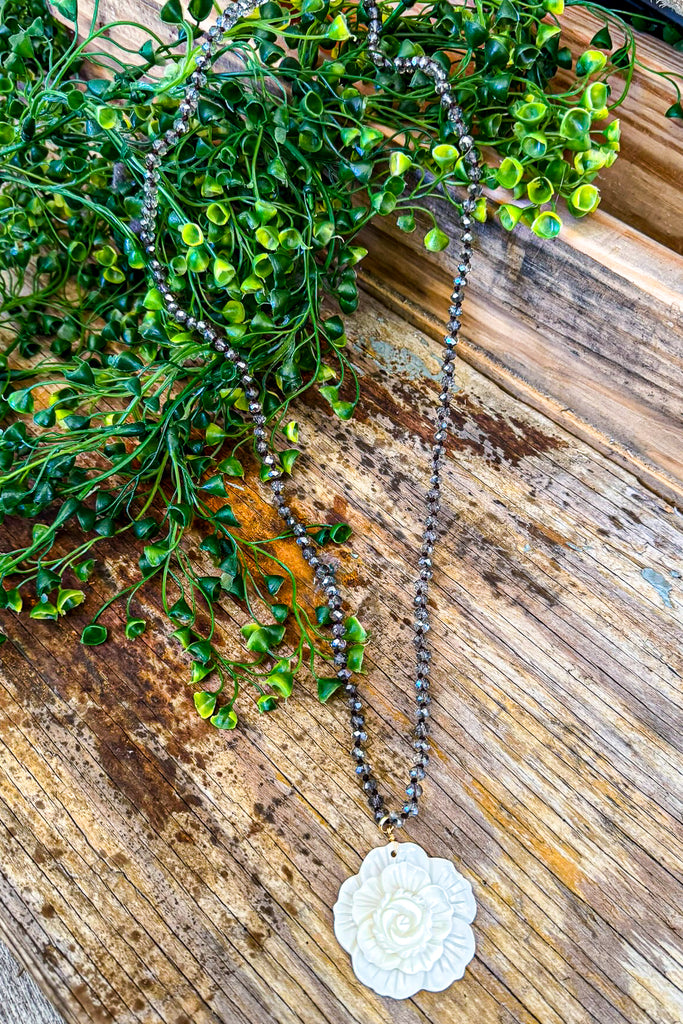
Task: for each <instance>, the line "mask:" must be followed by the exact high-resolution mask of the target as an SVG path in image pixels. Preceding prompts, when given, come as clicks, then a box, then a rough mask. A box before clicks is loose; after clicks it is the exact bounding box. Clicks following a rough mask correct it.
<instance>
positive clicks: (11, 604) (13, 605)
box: [5, 587, 24, 614]
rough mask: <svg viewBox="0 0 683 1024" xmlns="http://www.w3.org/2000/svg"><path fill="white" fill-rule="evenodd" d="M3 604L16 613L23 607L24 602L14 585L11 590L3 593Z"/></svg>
mask: <svg viewBox="0 0 683 1024" xmlns="http://www.w3.org/2000/svg"><path fill="white" fill-rule="evenodd" d="M5 605H6V607H7V608H9V609H10V611H13V612H16V613H17V614H19V612H20V611H21V609H22V608H23V606H24V602H23V600H22V597H21V594H20V593H19V591H18V590H17V589H16V587H14V588H13V589H12V590H8V591H7V593H6V594H5Z"/></svg>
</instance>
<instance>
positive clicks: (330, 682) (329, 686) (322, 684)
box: [318, 676, 342, 704]
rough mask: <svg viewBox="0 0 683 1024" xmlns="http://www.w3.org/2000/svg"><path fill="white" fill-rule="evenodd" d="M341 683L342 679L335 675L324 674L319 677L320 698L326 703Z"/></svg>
mask: <svg viewBox="0 0 683 1024" xmlns="http://www.w3.org/2000/svg"><path fill="white" fill-rule="evenodd" d="M341 685H342V682H341V679H336V678H335V677H334V676H323V677H322V678H320V679H318V700H320V701H322V703H323V704H324V703H325V701H326V700H328V698H329V697H331V696H332V694H333V693H336V692H337V690H338V689H339V687H340V686H341Z"/></svg>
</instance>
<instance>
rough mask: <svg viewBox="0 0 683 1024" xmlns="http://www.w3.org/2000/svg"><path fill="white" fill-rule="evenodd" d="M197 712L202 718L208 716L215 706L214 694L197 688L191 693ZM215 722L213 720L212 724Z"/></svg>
mask: <svg viewBox="0 0 683 1024" xmlns="http://www.w3.org/2000/svg"><path fill="white" fill-rule="evenodd" d="M192 699H193V700H194V706H195V707H196V709H197V713H198V714H199V715H200V716H201V717H202V718H210V717H211V715H212V714H213V713H214V710H215V707H216V694H215V693H211V692H210V691H209V690H199V691H198V692H197V693H194V694H193V695H192ZM215 724H216V723H215V722H214V725H215Z"/></svg>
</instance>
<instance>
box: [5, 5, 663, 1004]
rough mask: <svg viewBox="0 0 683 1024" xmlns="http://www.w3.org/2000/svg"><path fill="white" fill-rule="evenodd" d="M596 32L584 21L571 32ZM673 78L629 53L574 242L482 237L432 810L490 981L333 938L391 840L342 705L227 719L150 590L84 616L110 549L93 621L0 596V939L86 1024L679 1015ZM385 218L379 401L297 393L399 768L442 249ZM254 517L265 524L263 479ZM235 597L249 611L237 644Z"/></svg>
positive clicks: (444, 271)
mask: <svg viewBox="0 0 683 1024" xmlns="http://www.w3.org/2000/svg"><path fill="white" fill-rule="evenodd" d="M133 6H134V7H135V14H136V15H137V16H138V17H139V16H140V11H141V6H142V5H140V4H136V5H132V4H131V9H132V8H133ZM155 10H156V8H155V7H154V6H153V5H152V6H150V9H149V17H150V18H152V17H154V12H155ZM125 14H126V10H125V4H124V3H117V4H113V3H109V4H103V7H102V17H103V19H105V20H113V18H114V17H121V16H125ZM590 35H591V28H590V26H589V25H588V24H587V23H584V22H583V21H581V19H579V18H577V19H576V21H575V36H576V40H577V45H578V44H579V43H580V41H581V40H582V39H583V40H585V39H587V38H590ZM643 47H644V52H647V54H648V57H649V59H650V60H651V61H657V62H659V66H663V65H665V64H666V63H667V62H672V61H674V60H676V59H680V58H679V57H678V56H677V55H674V54H673V53H672V52H671V51H667V50H666V48H665V47H664V46H662V45H659V44H656V43H653V42H652V41H645V42H644V44H643ZM668 102H671V97H670V96H667V95H665V93H664V90H663V89H662V87H661V84H660V83H659V81H658V80H656V79H651V78H648V77H646V76H641V77H640V78H639V80H638V82H637V84H636V89H635V92H634V98H633V100H632V101H631V103H630V106H629V107H628V108H627V109H626V110H625V114H624V120H625V121H627V122H628V124H627V126H626V129H625V135H626V138H627V140H628V141H627V143H626V145H625V153H624V156H623V157H622V159H621V160H620V162H619V163H618V164H617V165H616V168H615V169H616V170H617V174H618V177H616V176H615V174H614V171H613V172H612V173H611V175H606V176H605V180H604V190H605V194H606V201H605V205H604V210H602V211H601V212H600V213H599V214H598V215H596V216H595V217H594V218H593V219H592V220H590V221H582V222H578V223H576V224H574V225H572V226H571V227H570V228H569V229H568V230H566V231H565V233H564V235H563V238H562V240H560V241H557V242H555V243H552V244H541V243H539V242H537V241H535V240H534V239H533V238H532V237H531V236H529V235H528V234H525V235H523V236H522V235H520V236H513V237H510V236H508V235H506V234H504V233H503V232H502V231H501V230H500V229H499V228H498V226H497V225H496V224H495V223H489V224H488V225H486V227H485V229H484V230H482V232H481V233H480V238H479V242H478V248H477V258H476V273H475V275H474V278H473V288H472V294H471V295H470V297H469V299H468V304H467V318H466V323H465V329H464V335H465V344H464V345H463V356H464V357H465V360H466V361H461V362H460V364H459V367H458V383H459V386H460V391H459V393H458V398H457V401H456V402H455V404H454V433H453V437H452V440H451V442H450V452H449V454H450V458H449V460H448V466H447V472H446V484H445V493H444V502H443V504H444V521H445V536H444V539H443V541H442V543H441V546H440V567H439V572H438V574H437V577H436V579H435V586H434V591H433V607H434V620H435V621H434V629H433V635H434V644H435V648H436V666H435V667H436V673H435V684H434V703H435V706H434V719H433V720H434V744H435V749H434V757H433V767H432V772H431V777H430V780H429V783H428V786H427V794H426V799H425V801H424V814H423V816H421V817H420V818H419V819H418V820H417V821H416V822H415V824H414V825H412V826H411V832H410V834H411V836H412V838H414V839H415V840H416V841H417V842H421V843H423V844H424V845H425V846H426V847H427V848H428V850H429V852H430V853H431V854H433V855H435V856H446V857H452V858H454V859H455V860H456V862H457V864H458V865H459V866H460V867H461V869H462V870H463V872H464V873H466V874H467V876H468V877H469V878H470V879H471V880H472V882H473V885H474V887H475V891H476V894H477V897H478V900H479V906H480V911H479V916H478V918H477V922H476V929H477V938H478V949H477V955H476V958H475V960H474V961H473V962H472V964H471V966H470V968H469V969H468V972H467V974H466V976H465V979H464V980H463V981H462V982H460V983H458V984H456V985H455V986H453V987H452V988H451V989H449V990H448V991H447V992H445V993H438V994H434V993H420V994H419V995H417V996H416V997H415V998H413V999H411V1000H408V1001H406V1002H404V1003H395V1002H390V1001H388V1000H383V999H380V998H378V997H376V996H374V995H373V994H372V993H370V992H368V991H367V990H365V989H364V988H362V987H361V986H359V985H358V984H357V983H356V981H355V979H354V977H353V974H352V972H351V970H350V966H349V963H348V959H347V957H346V955H345V954H344V953H343V952H342V951H341V950H340V949H339V947H338V946H337V944H336V942H335V940H334V937H333V935H332V930H331V923H332V915H331V909H330V908H331V906H332V904H333V903H334V900H335V897H336V892H337V889H338V886H339V884H340V883H341V881H342V880H343V879H344V878H345V877H347V876H348V875H349V874H351V873H353V872H355V871H356V870H357V868H358V865H359V863H360V859H361V858H362V856H363V854H364V853H365V852H366V851H367V849H368V848H369V847H370V846H372V845H374V844H375V843H376V841H377V834H376V831H375V828H374V825H373V824H372V823H371V821H370V819H369V817H368V814H367V812H366V809H365V805H364V802H363V800H362V797H361V795H360V793H359V791H358V789H357V786H356V784H355V781H354V779H353V778H352V776H351V773H350V771H349V763H348V754H347V748H348V746H349V743H348V733H347V719H346V712H345V708H344V706H343V703H342V701H338V702H335V701H331V702H330V704H329V705H327V706H321V705H320V704H319V703H318V702H317V700H316V699H315V696H314V690H313V686H312V685H311V684H310V683H308V682H306V681H305V680H304V681H302V683H301V684H300V685H299V687H298V688H297V689H296V690H295V694H294V696H293V697H292V698H291V699H290V700H289V701H288V702H287V706H286V707H285V708H282V709H281V710H280V711H279V712H278V713H276V714H273V715H269V716H266V717H259V716H258V715H257V714H256V713H253V714H249V713H248V712H246V709H245V712H246V713H244V715H243V719H244V720H243V723H242V727H241V729H240V730H238V731H236V732H235V733H234V734H218V733H217V732H216V731H215V730H213V729H211V728H210V727H208V726H207V725H205V724H204V723H203V722H201V721H200V720H199V719H198V718H197V716H195V715H194V713H193V711H192V708H191V701H190V695H189V693H188V691H187V689H186V688H184V687H183V685H182V684H181V683H179V682H178V680H179V679H182V678H183V675H184V668H185V666H184V659H183V658H182V657H181V656H180V655H179V653H178V649H177V646H176V645H175V643H173V642H172V641H170V640H168V639H167V638H166V636H165V635H164V632H163V631H162V628H161V618H160V616H159V612H158V607H157V606H156V605H155V603H154V599H153V595H150V596H149V598H148V599H147V602H146V603H145V604H144V605H143V606H142V607H141V611H142V612H143V614H144V616H145V617H146V618H148V619H149V620H150V626H151V628H150V629H149V631H148V633H147V634H145V636H143V637H141V638H140V639H139V640H137V641H136V642H135V643H127V642H125V641H124V640H123V639H122V626H123V620H122V617H121V615H120V613H119V612H118V610H117V609H116V608H114V609H112V610H111V611H110V612H109V613H108V614H107V616H106V618H105V620H104V621H105V623H106V624H107V625H108V626H109V627H110V630H111V635H112V639H111V640H110V642H109V644H108V646H107V647H104V648H95V649H91V648H84V647H82V646H81V645H80V644H79V643H78V636H79V632H80V629H81V627H82V625H83V624H85V622H87V621H88V618H89V615H90V614H91V610H92V608H94V607H96V603H97V602H98V601H99V600H101V599H102V598H103V597H104V595H105V594H107V593H109V592H110V591H111V587H112V585H113V583H114V582H116V583H117V584H121V583H125V582H126V581H127V579H128V578H129V573H130V568H129V566H128V557H127V556H128V553H127V552H126V550H125V549H124V547H123V546H120V547H118V548H117V547H116V546H115V545H113V546H112V551H111V559H110V562H109V568H108V571H107V574H103V575H101V576H100V577H99V578H98V579H97V580H96V581H95V583H94V587H93V589H94V591H95V593H94V594H93V595H92V597H91V599H90V601H89V603H88V604H87V605H86V606H85V607H84V608H82V609H79V610H78V612H79V613H82V614H76V613H74V614H73V615H72V616H70V617H69V618H68V619H67V620H66V621H65V622H64V623H63V624H60V627H56V626H55V625H54V624H51V623H40V622H30V623H28V622H27V621H26V620H24V619H17V618H15V617H11V616H5V617H4V618H3V622H2V628H3V629H4V630H5V631H6V632H7V633H8V635H9V638H10V640H9V642H8V643H6V644H5V645H4V646H3V647H2V648H1V649H0V656H1V657H2V678H1V680H0V716H1V721H2V724H1V727H0V856H1V857H2V871H1V872H0V931H1V933H2V935H3V936H4V938H5V940H6V941H7V942H8V944H9V945H10V947H11V948H12V950H13V951H14V952H15V954H16V955H17V956H18V957H19V958H20V959H21V960H22V962H23V963H24V964H26V965H27V966H28V968H29V969H30V971H31V973H32V974H33V976H34V977H35V978H36V979H37V980H38V982H39V984H40V986H41V988H42V989H43V990H44V991H45V992H46V993H47V994H48V996H49V998H50V999H51V1001H52V1002H53V1003H54V1005H55V1006H57V1007H58V1008H59V1010H60V1011H61V1012H62V1013H63V1015H64V1016H65V1018H66V1020H67V1021H69V1022H72V1024H86V1022H87V1024H91V1022H93V1024H109V1022H116V1024H190V1022H192V1024H218V1022H223V1024H225V1022H227V1024H242V1022H254V1021H258V1022H259V1024H294V1022H298V1024H378V1022H389V1021H396V1022H399V1024H417V1022H420V1024H445V1022H446V1021H451V1020H454V1021H455V1020H458V1021H462V1022H463V1024H474V1022H477V1024H585V1022H596V1024H681V1021H682V1020H683V994H682V989H683V944H682V943H681V932H682V930H683V919H682V915H681V909H680V908H681V906H682V905H683V886H682V881H683V869H682V864H683V860H682V857H681V854H682V851H683V841H682V840H683V834H682V830H681V803H682V801H683V788H682V787H681V777H682V775H683V758H682V757H681V750H682V747H683V730H682V729H681V725H682V722H681V718H682V716H681V705H682V703H683V700H682V697H681V672H682V664H681V662H682V659H681V637H682V634H683V631H682V629H681V620H682V618H683V616H682V609H683V584H682V577H681V573H682V572H683V564H682V563H683V520H682V519H681V514H680V511H679V510H678V509H680V508H681V507H683V501H682V500H681V490H682V489H683V426H682V420H681V411H682V410H681V394H682V392H683V387H682V385H683V349H682V345H681V340H682V336H683V330H682V328H683V307H682V304H681V303H682V300H681V295H682V294H683V257H681V256H680V255H679V254H678V253H677V252H676V251H675V250H676V248H677V245H678V242H680V238H679V237H678V233H677V228H676V225H679V226H680V223H681V222H683V198H682V195H683V193H682V190H681V181H680V168H681V155H682V153H683V131H682V130H681V125H679V124H675V123H671V122H665V121H664V120H663V119H662V118H661V113H662V111H663V109H664V108H665V107H666V105H668ZM677 175H679V177H678V178H677ZM622 218H623V219H622ZM371 243H372V246H371V247H372V253H373V254H372V257H371V259H370V260H369V262H368V266H367V270H366V271H365V277H364V285H365V289H366V295H365V299H364V301H363V303H362V308H361V311H360V312H359V314H358V315H357V316H355V317H354V318H353V319H352V321H351V323H350V324H349V333H350V339H351V341H350V343H351V345H352V347H353V352H354V357H355V361H356V363H357V365H358V366H359V368H360V370H361V373H362V389H363V398H362V402H361V405H360V408H359V414H358V415H357V417H356V418H355V419H354V420H353V421H352V422H351V423H348V424H343V423H341V422H340V423H338V424H336V425H335V431H334V433H332V432H331V431H330V429H329V424H330V421H329V417H328V416H326V415H325V414H324V411H323V410H322V409H317V408H310V407H306V408H304V407H303V406H302V407H301V408H299V409H298V410H297V418H298V419H299V420H300V422H301V426H302V444H303V449H304V452H305V454H304V455H303V456H302V457H301V459H300V460H299V461H300V464H301V468H300V471H299V472H298V473H297V474H296V477H295V483H294V486H293V491H294V494H295V497H294V499H293V503H294V504H295V505H296V507H297V508H298V509H299V510H300V511H301V512H302V513H303V514H304V515H305V517H306V518H308V519H309V520H312V519H317V520H321V519H322V520H329V521H333V520H335V519H337V520H338V519H345V520H347V521H348V522H350V523H351V525H352V526H353V527H354V531H355V532H354V536H353V538H352V540H351V541H350V543H349V544H348V545H347V546H346V547H345V548H344V549H343V550H342V551H341V560H342V572H343V576H344V578H345V580H346V583H347V587H348V588H349V590H350V593H351V595H352V598H353V602H354V605H355V607H356V608H357V609H359V614H360V615H361V617H362V619H363V622H364V623H365V624H366V625H368V626H369V627H370V628H371V629H372V631H373V634H374V635H373V640H372V644H371V646H370V647H369V649H368V656H367V665H368V669H369V671H368V675H367V678H366V679H365V680H364V691H365V695H366V698H367V702H368V705H369V708H370V724H371V729H372V738H373V742H372V755H373V758H374V761H375V763H376V764H377V765H378V768H379V770H380V772H381V774H382V776H383V777H387V778H390V777H391V778H395V777H397V776H398V777H402V776H403V774H404V765H405V760H406V756H407V742H406V738H405V737H406V734H407V731H408V728H409V711H410V704H409V700H410V689H411V688H410V676H409V669H408V663H407V662H406V661H405V659H404V658H403V657H402V656H401V653H400V652H402V651H406V652H409V651H410V642H409V641H410V600H411V595H410V590H411V581H412V578H413V575H414V571H415V567H414V561H415V554H414V551H415V544H416V538H417V537H418V529H419V523H418V516H419V513H420V507H421V504H420V503H421V495H422V491H423V489H424V486H425V477H426V473H425V462H426V453H427V444H428V438H429V433H430V414H431V409H432V403H433V398H434V395H435V393H436V383H435V379H434V375H435V373H436V370H437V354H438V346H437V344H436V342H435V340H434V339H435V337H436V336H437V335H438V333H439V332H440V328H439V326H438V325H439V323H440V319H441V316H442V310H443V300H444V296H445V294H446V292H447V291H448V267H449V262H451V261H450V260H449V256H448V253H446V254H442V255H441V257H440V258H439V259H434V260H432V259H430V258H428V257H427V256H425V255H424V253H422V252H420V251H418V250H417V249H416V248H413V247H412V245H411V242H410V240H407V241H406V240H405V238H404V237H403V236H402V245H401V247H400V248H399V246H398V245H397V244H396V241H395V239H394V236H393V233H392V230H391V228H390V226H388V225H387V226H386V227H384V226H383V227H382V228H381V229H380V228H377V229H375V231H374V233H373V237H372V239H371ZM251 480H253V475H252V477H251ZM239 514H240V519H241V520H242V521H244V522H245V523H248V524H251V525H250V526H248V527H247V529H248V530H252V531H253V532H254V533H256V532H258V533H259V534H263V532H264V531H267V530H269V529H270V528H271V526H272V527H273V528H274V527H275V517H274V514H273V513H272V511H271V510H270V507H269V506H268V505H267V504H266V503H265V502H264V501H263V500H262V496H261V491H260V488H259V487H258V485H254V484H253V483H248V484H247V486H246V487H245V489H244V491H243V493H242V495H241V498H240V503H239ZM12 529H13V528H12V526H10V527H9V528H8V534H9V535H10V537H9V539H10V540H11V531H12ZM287 555H288V558H289V559H290V561H291V564H295V560H296V559H297V557H298V555H297V551H296V550H295V549H294V546H293V545H292V546H291V550H288V551H287ZM299 565H300V568H301V579H302V586H303V587H304V593H308V594H309V596H311V597H312V593H311V591H310V589H308V583H307V576H306V572H305V569H304V567H303V564H302V563H299ZM380 570H381V571H382V573H383V576H384V580H385V584H384V586H383V587H382V588H381V590H378V588H377V587H376V585H375V584H376V578H377V574H378V572H379V571H380ZM242 618H243V616H242V612H241V610H240V609H239V608H238V607H237V606H236V605H231V604H226V606H225V608H224V615H223V618H222V621H221V624H220V630H221V634H220V635H221V637H222V641H223V643H224V645H225V648H226V649H229V650H232V649H235V648H236V643H237V640H236V637H237V626H238V624H239V623H240V622H241V621H242ZM155 626H156V628H154V627H155ZM397 652H399V654H398V656H397ZM244 706H245V705H244V704H243V707H244Z"/></svg>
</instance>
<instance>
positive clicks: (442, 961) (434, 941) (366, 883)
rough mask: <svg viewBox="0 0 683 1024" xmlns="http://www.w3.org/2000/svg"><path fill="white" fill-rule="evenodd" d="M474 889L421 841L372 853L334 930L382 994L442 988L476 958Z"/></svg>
mask: <svg viewBox="0 0 683 1024" xmlns="http://www.w3.org/2000/svg"><path fill="white" fill-rule="evenodd" d="M476 912H477V907H476V903H475V901H474V896H473V895H472V886H471V885H470V883H469V882H468V881H467V879H465V878H463V876H462V875H461V874H460V873H459V872H458V871H456V869H455V866H454V865H453V864H452V862H451V861H450V860H443V859H442V858H440V857H428V856H427V854H426V853H425V852H424V850H423V849H422V847H420V846H417V844H415V843H396V842H392V843H388V844H387V845H386V846H379V847H377V848H376V849H375V850H371V851H370V853H369V854H368V855H367V857H366V858H365V859H364V861H363V863H362V864H361V866H360V871H359V872H358V874H357V875H353V877H352V878H347V879H346V881H345V882H344V883H343V884H342V887H341V889H340V890H339V898H338V900H337V902H336V903H335V905H334V910H333V913H334V934H335V935H336V936H337V940H338V942H339V944H340V945H341V946H342V948H343V949H345V950H346V952H347V953H350V954H351V961H352V964H353V970H354V973H355V975H356V977H357V978H358V980H359V981H360V982H362V983H363V984H364V985H367V986H368V988H371V989H373V991H375V992H377V994H378V995H380V996H391V998H392V999H408V998H409V996H413V995H415V993H416V992H419V991H420V990H421V989H426V990H427V991H429V992H440V991H442V989H445V988H448V986H449V985H451V984H452V983H453V982H454V981H457V980H458V978H462V976H463V974H464V973H465V968H466V967H467V965H468V963H469V962H470V960H471V959H472V957H473V956H474V933H473V932H472V929H471V928H470V922H471V921H473V920H474V916H475V914H476Z"/></svg>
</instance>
